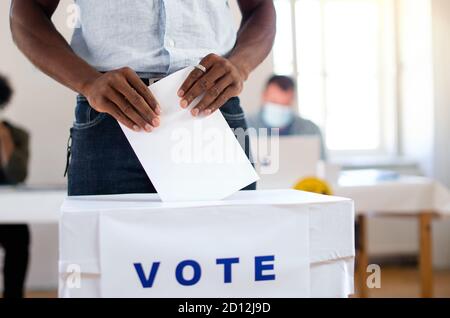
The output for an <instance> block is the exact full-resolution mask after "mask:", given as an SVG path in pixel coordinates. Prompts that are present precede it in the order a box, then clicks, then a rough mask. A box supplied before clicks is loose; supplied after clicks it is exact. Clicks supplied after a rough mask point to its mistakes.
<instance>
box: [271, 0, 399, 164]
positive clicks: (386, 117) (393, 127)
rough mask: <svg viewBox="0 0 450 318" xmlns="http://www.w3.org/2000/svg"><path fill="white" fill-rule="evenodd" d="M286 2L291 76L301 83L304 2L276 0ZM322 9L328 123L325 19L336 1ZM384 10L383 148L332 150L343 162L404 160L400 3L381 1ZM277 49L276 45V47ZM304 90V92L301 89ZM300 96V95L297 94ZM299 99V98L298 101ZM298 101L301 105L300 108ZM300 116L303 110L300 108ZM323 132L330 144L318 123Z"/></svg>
mask: <svg viewBox="0 0 450 318" xmlns="http://www.w3.org/2000/svg"><path fill="white" fill-rule="evenodd" d="M280 1H286V2H289V3H290V13H291V18H290V19H291V21H290V22H291V23H290V29H291V35H292V47H293V65H292V72H291V73H290V74H286V73H284V74H285V75H290V76H293V77H294V78H295V79H296V80H297V81H298V79H299V76H300V74H299V71H298V58H299V57H298V54H297V50H298V49H297V48H298V43H297V26H296V20H297V17H296V3H297V2H298V1H303V0H275V2H280ZM316 1H318V2H319V5H320V11H321V13H320V16H321V21H320V24H321V25H322V27H321V39H320V45H321V48H320V49H321V50H322V56H323V57H322V61H321V72H320V80H321V84H322V90H321V94H322V103H321V108H322V111H321V113H322V122H323V123H326V116H327V102H326V94H327V87H326V86H327V83H326V81H327V69H326V62H325V53H326V51H325V50H326V43H325V38H326V35H325V32H326V31H325V28H324V24H325V21H324V19H325V17H324V8H325V5H326V3H327V2H331V1H336V0H316ZM378 2H379V4H378V5H379V7H380V18H379V19H380V32H379V33H378V34H379V52H378V58H379V61H378V96H379V107H378V111H379V116H380V117H379V118H380V120H379V140H380V144H379V147H377V148H374V149H345V150H332V149H329V150H328V153H329V156H330V157H331V158H336V159H338V160H342V159H345V158H355V157H379V158H386V157H388V158H395V157H399V156H400V142H399V140H400V134H399V131H400V121H399V117H400V106H399V105H400V98H401V96H400V89H399V87H400V71H401V67H400V56H399V26H398V3H397V0H378ZM275 45H276V43H275ZM276 63H277V62H276V55H275V54H274V55H273V64H274V68H275V69H276ZM299 89H301V88H299ZM297 95H298V94H297ZM297 98H298V97H297ZM298 104H299V103H298V101H297V105H298ZM296 110H297V112H298V111H299V107H296ZM318 124H319V126H321V128H322V130H323V134H324V137H325V140H326V134H327V131H326V129H325V127H323V125H322V123H318Z"/></svg>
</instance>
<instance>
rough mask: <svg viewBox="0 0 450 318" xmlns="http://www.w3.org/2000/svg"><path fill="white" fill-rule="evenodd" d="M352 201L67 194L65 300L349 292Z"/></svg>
mask: <svg viewBox="0 0 450 318" xmlns="http://www.w3.org/2000/svg"><path fill="white" fill-rule="evenodd" d="M354 256H355V250H354V208H353V202H352V201H351V200H349V199H344V198H338V197H333V196H322V195H317V194H312V193H307V192H301V191H296V190H260V191H240V192H237V193H235V194H233V195H232V196H230V197H228V198H227V199H224V200H221V201H200V202H161V201H160V199H159V198H158V195H156V194H126V195H111V196H85V197H68V198H67V199H66V200H65V202H64V204H63V206H62V208H61V215H60V246H59V296H60V297H156V298H159V297H183V298H184V297H193V298H196V297H226V298H232V297H255V298H259V297H269V298H270V297H347V296H348V295H350V294H352V293H353V271H354V270H353V268H354Z"/></svg>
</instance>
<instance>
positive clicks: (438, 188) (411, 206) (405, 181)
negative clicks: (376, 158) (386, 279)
mask: <svg viewBox="0 0 450 318" xmlns="http://www.w3.org/2000/svg"><path fill="white" fill-rule="evenodd" d="M334 190H335V191H334V192H335V194H336V195H339V196H344V197H348V198H351V199H353V200H354V202H355V209H356V213H357V217H358V222H359V227H360V233H359V242H360V244H359V247H360V251H359V255H358V262H357V263H358V270H357V273H358V274H359V275H360V278H359V292H360V296H362V297H366V296H367V294H368V290H367V287H366V284H365V281H366V270H365V269H366V268H367V265H368V255H367V219H368V218H369V217H407V218H416V219H418V221H419V228H418V230H419V233H420V235H419V238H420V241H419V250H420V252H419V266H420V275H421V286H422V296H423V297H432V295H433V267H432V220H433V219H436V218H443V217H450V192H449V191H448V190H447V189H446V188H445V187H444V186H442V185H441V184H439V183H438V182H436V181H434V180H432V179H429V178H425V177H414V176H400V177H398V178H392V179H391V180H384V181H382V180H376V179H374V178H370V177H369V178H367V177H362V178H360V177H358V174H357V173H356V174H354V173H349V174H348V175H347V176H345V175H344V177H341V179H340V183H339V186H336V187H335V189H334Z"/></svg>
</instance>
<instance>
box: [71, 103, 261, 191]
mask: <svg viewBox="0 0 450 318" xmlns="http://www.w3.org/2000/svg"><path fill="white" fill-rule="evenodd" d="M220 110H221V112H222V114H223V116H224V117H225V119H226V121H227V123H228V125H229V126H230V128H232V129H236V128H242V129H244V130H246V129H247V123H246V120H245V115H244V112H243V110H242V108H241V106H240V103H239V98H237V97H233V98H231V99H230V100H228V102H226V104H225V105H224V106H222V107H221V109H220ZM70 136H71V146H70V153H69V155H68V160H69V157H70V161H68V188H69V189H68V194H69V195H70V196H73V195H102V194H121V193H155V192H156V190H155V188H154V186H153V184H152V182H151V180H150V179H149V178H148V177H147V174H146V173H145V171H144V169H143V168H142V166H141V164H140V162H139V160H138V158H137V157H136V155H135V153H134V151H133V149H132V148H131V146H130V144H129V143H128V140H127V139H126V137H125V135H124V134H123V132H122V130H121V128H120V126H119V124H118V123H117V121H116V120H115V119H114V118H113V117H111V116H110V115H108V114H106V113H99V112H97V111H96V110H94V109H93V108H92V107H91V106H90V105H89V103H88V101H87V100H86V98H85V97H83V96H78V97H77V106H76V109H75V122H74V124H73V127H72V128H71V130H70ZM246 139H247V140H245V149H244V150H245V153H246V154H247V156H249V153H250V149H249V141H248V136H246ZM242 146H243V147H244V145H242ZM217 182H220V180H217ZM255 189H256V184H251V185H249V186H247V187H246V188H244V189H243V190H255Z"/></svg>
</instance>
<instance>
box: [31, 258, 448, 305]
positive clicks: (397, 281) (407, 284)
mask: <svg viewBox="0 0 450 318" xmlns="http://www.w3.org/2000/svg"><path fill="white" fill-rule="evenodd" d="M434 291H435V297H444V298H450V270H446V271H435V273H434ZM369 295H370V297H374V298H379V297H385V298H398V297H407V298H409V297H419V296H420V285H419V275H418V271H417V269H415V268H413V267H392V266H391V267H385V268H384V269H383V270H382V274H381V288H380V289H372V290H370V292H369ZM56 296H57V293H56V291H45V292H38V291H35V292H29V293H28V294H27V297H30V298H53V297H56Z"/></svg>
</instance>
